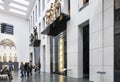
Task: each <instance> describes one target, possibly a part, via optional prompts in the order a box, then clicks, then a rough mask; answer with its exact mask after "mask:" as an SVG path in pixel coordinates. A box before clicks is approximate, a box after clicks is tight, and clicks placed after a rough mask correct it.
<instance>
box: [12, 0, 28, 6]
mask: <svg viewBox="0 0 120 82" xmlns="http://www.w3.org/2000/svg"><path fill="white" fill-rule="evenodd" d="M13 1H14V2H17V3H20V4H23V5H26V6H28V5H29V4H30V2H28V1H26V0H13Z"/></svg>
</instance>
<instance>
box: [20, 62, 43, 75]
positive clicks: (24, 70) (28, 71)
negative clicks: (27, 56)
mask: <svg viewBox="0 0 120 82" xmlns="http://www.w3.org/2000/svg"><path fill="white" fill-rule="evenodd" d="M40 68H41V64H40V62H38V64H35V65H34V66H33V65H32V61H30V62H26V63H25V64H24V63H23V62H21V65H20V70H21V71H20V72H21V77H23V76H29V75H32V69H35V72H36V71H37V70H38V71H39V72H40Z"/></svg>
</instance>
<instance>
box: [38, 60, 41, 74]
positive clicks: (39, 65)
mask: <svg viewBox="0 0 120 82" xmlns="http://www.w3.org/2000/svg"><path fill="white" fill-rule="evenodd" d="M40 69H41V63H40V62H38V71H39V72H40Z"/></svg>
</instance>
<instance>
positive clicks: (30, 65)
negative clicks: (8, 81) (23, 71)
mask: <svg viewBox="0 0 120 82" xmlns="http://www.w3.org/2000/svg"><path fill="white" fill-rule="evenodd" d="M32 69H33V65H32V61H30V63H29V70H30V74H31V75H32Z"/></svg>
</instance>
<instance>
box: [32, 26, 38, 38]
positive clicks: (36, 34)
mask: <svg viewBox="0 0 120 82" xmlns="http://www.w3.org/2000/svg"><path fill="white" fill-rule="evenodd" d="M33 31H34V39H35V40H36V39H38V33H37V26H35V27H34V28H33Z"/></svg>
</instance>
